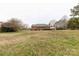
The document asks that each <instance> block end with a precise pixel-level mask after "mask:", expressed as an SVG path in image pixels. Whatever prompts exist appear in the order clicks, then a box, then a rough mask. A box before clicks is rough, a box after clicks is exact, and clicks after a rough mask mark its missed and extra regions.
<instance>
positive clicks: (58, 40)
mask: <svg viewBox="0 0 79 59" xmlns="http://www.w3.org/2000/svg"><path fill="white" fill-rule="evenodd" d="M0 55H1V56H75V55H76V56H79V30H58V31H24V32H17V33H0Z"/></svg>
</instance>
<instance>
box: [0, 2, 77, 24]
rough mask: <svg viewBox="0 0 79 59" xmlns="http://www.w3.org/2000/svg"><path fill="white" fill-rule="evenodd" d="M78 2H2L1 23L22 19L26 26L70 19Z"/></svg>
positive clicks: (0, 4) (0, 9)
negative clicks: (63, 18)
mask: <svg viewBox="0 0 79 59" xmlns="http://www.w3.org/2000/svg"><path fill="white" fill-rule="evenodd" d="M77 4H78V0H28V1H27V0H2V1H1V0H0V21H6V20H8V19H10V18H18V19H21V20H22V21H23V22H24V23H26V24H29V25H31V24H34V23H46V24H47V23H48V22H49V21H50V20H53V19H54V20H59V19H60V18H62V17H63V16H64V15H67V16H68V17H69V15H70V9H71V8H73V6H75V5H77Z"/></svg>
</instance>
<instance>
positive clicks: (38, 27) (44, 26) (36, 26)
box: [31, 24, 50, 30]
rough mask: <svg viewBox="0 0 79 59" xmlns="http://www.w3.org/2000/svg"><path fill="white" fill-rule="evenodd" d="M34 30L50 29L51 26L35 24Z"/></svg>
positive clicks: (32, 27)
mask: <svg viewBox="0 0 79 59" xmlns="http://www.w3.org/2000/svg"><path fill="white" fill-rule="evenodd" d="M31 29H32V30H50V26H49V25H47V24H33V25H32V26H31Z"/></svg>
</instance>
